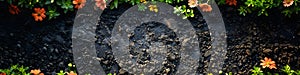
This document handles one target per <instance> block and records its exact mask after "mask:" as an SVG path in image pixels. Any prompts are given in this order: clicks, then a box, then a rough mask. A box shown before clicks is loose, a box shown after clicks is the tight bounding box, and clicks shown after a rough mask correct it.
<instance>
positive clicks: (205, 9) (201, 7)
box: [199, 3, 212, 12]
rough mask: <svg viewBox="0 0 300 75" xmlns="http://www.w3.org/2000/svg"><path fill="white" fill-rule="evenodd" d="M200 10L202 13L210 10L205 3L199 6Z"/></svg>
mask: <svg viewBox="0 0 300 75" xmlns="http://www.w3.org/2000/svg"><path fill="white" fill-rule="evenodd" d="M199 6H200V9H201V10H202V11H204V12H211V10H212V8H211V6H210V5H209V4H207V3H203V4H199Z"/></svg>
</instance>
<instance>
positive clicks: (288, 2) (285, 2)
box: [283, 0, 294, 7]
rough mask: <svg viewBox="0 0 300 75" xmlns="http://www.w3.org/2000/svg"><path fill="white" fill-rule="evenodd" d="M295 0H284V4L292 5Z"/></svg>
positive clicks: (285, 5) (286, 5)
mask: <svg viewBox="0 0 300 75" xmlns="http://www.w3.org/2000/svg"><path fill="white" fill-rule="evenodd" d="M293 3H294V0H283V6H284V7H289V6H291V5H293Z"/></svg>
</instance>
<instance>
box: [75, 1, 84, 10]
mask: <svg viewBox="0 0 300 75" xmlns="http://www.w3.org/2000/svg"><path fill="white" fill-rule="evenodd" d="M85 2H86V0H73V4H75V8H76V9H81V8H83V7H84V5H85Z"/></svg>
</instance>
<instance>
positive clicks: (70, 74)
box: [68, 71, 77, 75]
mask: <svg viewBox="0 0 300 75" xmlns="http://www.w3.org/2000/svg"><path fill="white" fill-rule="evenodd" d="M68 75H77V74H76V73H75V72H73V71H71V72H70V73H68Z"/></svg>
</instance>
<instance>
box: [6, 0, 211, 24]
mask: <svg viewBox="0 0 300 75" xmlns="http://www.w3.org/2000/svg"><path fill="white" fill-rule="evenodd" d="M92 1H93V2H94V3H95V8H99V9H101V10H104V9H105V8H106V7H107V3H106V2H107V0H92ZM183 1H184V0H151V1H150V0H149V1H147V0H112V3H110V8H111V9H113V8H118V5H119V4H121V3H126V2H127V3H130V4H132V5H138V7H139V10H141V11H145V9H147V8H149V10H150V11H154V12H158V10H159V9H158V6H157V5H156V3H157V2H164V3H168V4H174V3H182V2H183ZM201 1H202V0H201ZM201 1H198V0H188V4H187V5H188V7H187V6H186V5H181V6H176V7H175V8H174V13H176V14H177V15H180V14H182V15H183V18H187V17H194V14H193V10H192V9H191V8H194V7H200V8H201V9H202V11H204V12H210V11H212V8H211V6H210V5H209V4H208V2H209V0H208V1H207V2H205V3H202V2H201ZM0 2H7V3H8V4H9V6H8V8H9V10H8V11H9V12H10V13H11V14H12V15H18V14H19V13H20V12H22V10H21V8H22V9H31V10H32V14H31V15H32V17H33V18H34V20H35V21H43V20H45V19H48V20H50V19H54V18H56V17H57V16H59V15H61V14H66V13H67V12H70V11H74V9H75V10H76V9H81V8H84V6H85V3H86V0H0Z"/></svg>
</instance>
